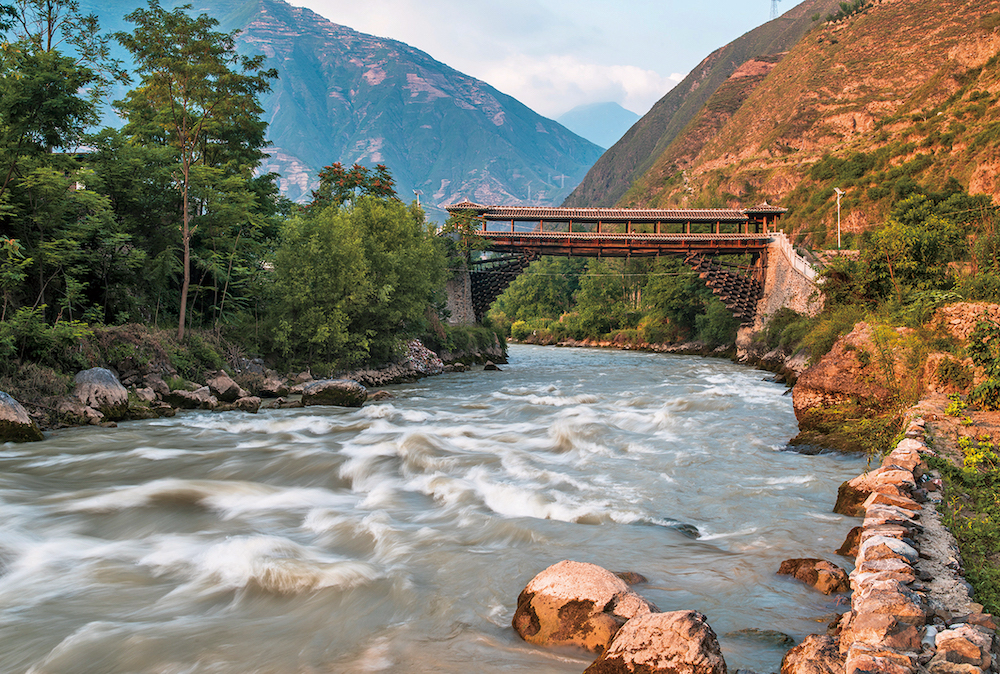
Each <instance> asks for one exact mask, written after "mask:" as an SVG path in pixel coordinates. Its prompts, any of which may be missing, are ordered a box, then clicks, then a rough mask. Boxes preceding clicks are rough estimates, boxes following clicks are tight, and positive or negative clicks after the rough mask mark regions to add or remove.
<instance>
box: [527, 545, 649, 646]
mask: <svg viewBox="0 0 1000 674" xmlns="http://www.w3.org/2000/svg"><path fill="white" fill-rule="evenodd" d="M656 610H657V609H656V607H655V606H653V604H651V603H650V602H648V601H646V600H645V599H643V598H642V597H640V596H639V595H638V594H636V593H635V592H633V591H632V590H631V589H629V587H628V585H627V584H626V583H625V581H623V580H622V579H621V578H618V577H617V576H616V575H615V574H613V573H611V572H610V571H608V570H607V569H603V568H601V567H599V566H597V565H595V564H587V563H584V562H573V561H562V562H559V563H558V564H553V565H552V566H550V567H549V568H547V569H545V570H544V571H542V572H541V573H539V574H538V575H537V576H535V577H534V578H532V579H531V581H530V582H529V583H528V584H527V586H525V588H524V590H523V591H522V592H521V594H520V596H519V597H518V598H517V611H515V613H514V620H513V622H512V624H513V627H514V630H515V631H517V633H518V634H519V635H521V638H522V639H524V640H525V641H527V642H529V643H532V644H536V645H539V646H579V647H580V648H583V649H585V650H588V651H591V652H592V653H600V652H602V651H603V650H604V649H605V648H607V647H608V645H609V644H610V643H611V640H612V639H613V638H614V636H615V634H616V633H617V632H618V630H619V629H621V626H622V625H624V624H625V622H626V621H627V620H628V619H630V618H632V617H634V616H636V615H643V614H647V613H651V612H654V611H656Z"/></svg>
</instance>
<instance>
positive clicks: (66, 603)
mask: <svg viewBox="0 0 1000 674" xmlns="http://www.w3.org/2000/svg"><path fill="white" fill-rule="evenodd" d="M510 359H511V362H510V364H508V365H504V366H501V367H502V368H503V369H502V371H500V372H482V371H478V372H468V373H456V374H448V375H442V376H439V377H435V378H432V379H425V380H422V381H421V382H419V383H417V384H411V385H403V386H397V387H391V388H390V390H391V391H392V393H393V394H394V396H395V397H394V398H392V399H390V400H386V401H383V402H378V403H369V404H367V405H366V406H365V407H363V408H361V409H341V408H332V407H331V408H317V407H311V408H308V409H300V410H280V411H279V410H263V411H261V412H260V413H259V414H257V415H249V414H244V413H235V412H233V413H224V414H211V413H186V414H180V415H178V416H177V417H175V418H173V419H163V420H155V421H145V422H130V423H123V424H121V426H120V427H119V428H117V429H98V428H80V429H70V430H64V431H59V432H55V433H51V434H49V435H48V438H47V439H46V440H45V441H44V442H41V443H35V444H31V445H14V444H6V445H0V673H2V674H7V673H21V672H31V673H32V674H61V673H65V674H70V673H72V674H90V673H93V674H126V673H129V674H134V673H144V674H145V673H148V674H189V673H190V674H194V673H205V674H228V673H233V674H236V673H240V674H243V673H247V672H255V673H262V674H263V673H267V674H271V673H273V674H293V673H295V674H299V673H301V674H307V673H308V674H315V673H320V672H323V673H327V672H337V673H353V672H380V671H384V672H404V671H405V672H455V673H459V672H462V673H464V672H468V671H476V672H484V673H489V672H512V671H524V672H527V671H531V672H567V673H569V672H573V673H579V672H582V671H583V669H584V668H585V667H586V665H587V663H588V658H587V656H586V655H585V654H582V653H575V652H571V651H547V650H544V649H540V648H536V647H534V646H530V645H528V644H526V643H524V642H523V641H521V640H520V639H519V638H518V637H517V635H516V634H515V633H514V631H513V630H512V629H511V627H510V620H511V617H512V616H513V613H514V609H515V607H516V606H515V605H516V600H517V595H518V593H519V592H520V590H521V589H522V588H523V587H524V585H525V584H526V583H527V581H528V580H530V578H531V577H532V576H534V575H535V574H536V573H538V572H539V571H541V570H542V569H544V568H545V567H546V566H548V565H550V564H553V563H555V562H557V561H560V560H562V559H574V560H578V561H587V562H593V563H596V564H599V565H601V566H604V567H606V568H608V569H610V570H612V571H635V572H638V573H641V574H643V575H644V576H646V577H647V578H648V579H649V582H648V583H646V584H642V585H639V586H637V587H636V589H637V590H638V591H639V592H640V593H642V594H643V595H645V596H647V597H648V598H649V599H651V600H652V601H653V602H654V603H655V604H656V605H657V606H658V607H659V608H660V609H661V610H677V609H696V610H699V611H701V612H703V613H705V614H706V615H707V616H708V619H709V622H710V624H711V625H712V626H713V628H714V629H715V631H716V632H717V633H718V634H719V635H720V641H721V643H722V645H723V649H724V651H725V655H726V658H727V662H728V664H729V667H730V669H736V668H750V669H754V670H757V671H760V672H770V671H776V670H777V668H778V665H779V663H780V660H781V656H782V654H783V652H784V650H785V648H784V647H781V646H778V645H775V644H773V643H770V642H768V641H767V640H762V639H760V638H758V637H754V636H747V635H746V634H743V635H739V634H736V633H737V632H739V631H740V630H746V629H754V628H756V629H758V630H778V631H781V632H784V633H786V634H788V635H790V636H792V637H793V638H796V639H801V638H802V637H803V636H804V635H805V634H808V633H811V632H815V631H822V630H823V628H824V621H828V620H829V619H830V615H831V614H833V613H834V612H836V611H838V610H843V609H842V608H841V607H840V606H839V605H838V602H837V599H836V598H829V597H825V596H823V595H820V594H818V593H816V592H815V591H813V590H810V589H809V588H806V587H804V586H801V585H799V584H797V583H795V582H794V581H791V580H789V579H787V578H784V577H779V576H777V575H776V574H775V571H776V570H777V568H778V565H779V564H780V562H781V561H782V560H783V559H786V558H789V557H822V558H826V559H829V560H831V561H834V562H836V563H839V564H841V565H845V564H847V563H848V560H845V559H843V558H838V557H837V556H836V555H835V554H834V553H833V550H835V549H836V548H837V547H838V546H839V545H840V544H841V542H842V541H843V539H844V536H845V534H846V533H847V531H848V529H850V527H851V526H852V525H853V522H852V521H850V520H848V519H846V518H843V517H840V516H838V515H834V514H833V513H832V512H831V509H832V506H833V502H834V499H835V497H836V491H837V486H838V485H839V484H840V482H841V481H843V480H844V479H847V478H848V477H851V476H853V475H856V474H857V473H858V472H859V471H861V470H863V468H864V459H863V458H859V457H850V456H844V455H840V454H834V453H823V454H820V455H817V456H806V455H802V454H798V453H796V452H793V451H788V450H787V448H786V443H787V441H788V439H789V438H790V437H791V436H793V435H794V434H795V433H796V426H795V418H794V416H793V414H792V410H791V400H790V398H789V397H788V396H787V395H785V389H784V387H783V386H780V385H777V384H774V383H770V382H769V381H767V375H766V374H765V373H762V372H759V371H756V370H753V369H749V368H745V367H742V366H737V365H734V364H731V363H729V362H727V361H722V360H710V359H703V358H695V357H679V356H667V355H659V354H647V353H636V352H619V351H601V350H590V349H556V348H545V347H528V346H516V345H515V346H512V347H511V349H510ZM470 667H472V669H470Z"/></svg>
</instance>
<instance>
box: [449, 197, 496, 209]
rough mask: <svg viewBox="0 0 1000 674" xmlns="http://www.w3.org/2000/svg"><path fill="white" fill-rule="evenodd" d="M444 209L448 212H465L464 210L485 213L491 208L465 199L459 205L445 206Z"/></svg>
mask: <svg viewBox="0 0 1000 674" xmlns="http://www.w3.org/2000/svg"><path fill="white" fill-rule="evenodd" d="M444 208H445V210H446V211H464V210H477V211H485V210H487V209H489V206H483V205H482V204H477V203H474V202H472V201H469V200H468V199H463V200H462V201H459V202H458V203H457V204H451V205H450V206H445V207H444Z"/></svg>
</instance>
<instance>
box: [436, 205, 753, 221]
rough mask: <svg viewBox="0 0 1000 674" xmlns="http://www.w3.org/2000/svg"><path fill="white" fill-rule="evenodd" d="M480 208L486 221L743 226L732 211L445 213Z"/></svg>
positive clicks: (497, 209) (502, 209)
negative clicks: (686, 223)
mask: <svg viewBox="0 0 1000 674" xmlns="http://www.w3.org/2000/svg"><path fill="white" fill-rule="evenodd" d="M473 207H475V208H478V209H480V210H481V211H482V214H483V215H484V216H485V217H486V219H487V220H511V219H514V220H525V221H533V220H554V221H569V220H574V221H594V222H596V221H598V220H602V221H612V220H617V221H620V222H626V221H632V222H670V221H673V222H688V221H711V222H717V221H730V222H744V221H746V220H747V216H746V214H745V213H744V212H743V211H738V210H735V209H730V208H688V209H658V208H549V207H539V206H511V207H506V206H478V205H476V204H472V203H471V202H467V201H463V202H461V203H458V204H454V205H452V206H445V209H446V210H449V211H451V210H462V209H470V208H473Z"/></svg>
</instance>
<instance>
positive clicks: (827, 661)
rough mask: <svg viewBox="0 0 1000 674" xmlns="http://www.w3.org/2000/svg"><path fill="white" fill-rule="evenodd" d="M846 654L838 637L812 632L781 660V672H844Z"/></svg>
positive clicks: (800, 673) (788, 673)
mask: <svg viewBox="0 0 1000 674" xmlns="http://www.w3.org/2000/svg"><path fill="white" fill-rule="evenodd" d="M843 671H844V656H843V655H841V653H840V647H839V640H838V639H837V638H836V637H830V636H826V635H819V634H810V635H809V636H807V637H806V638H805V639H803V640H802V643H801V644H799V645H798V646H796V647H794V648H793V649H791V650H790V651H788V652H787V653H785V657H784V658H783V659H782V660H781V674H843Z"/></svg>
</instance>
